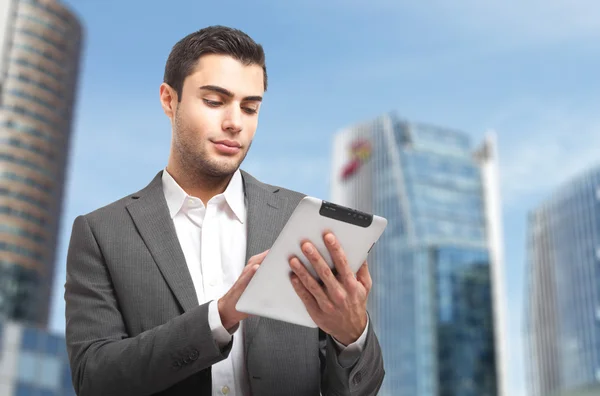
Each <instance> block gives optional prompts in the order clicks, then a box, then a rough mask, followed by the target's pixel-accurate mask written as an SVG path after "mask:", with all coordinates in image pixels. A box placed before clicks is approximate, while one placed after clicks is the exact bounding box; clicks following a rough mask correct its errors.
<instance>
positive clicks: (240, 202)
mask: <svg viewBox="0 0 600 396" xmlns="http://www.w3.org/2000/svg"><path fill="white" fill-rule="evenodd" d="M162 184H163V192H164V194H165V199H166V200H167V206H168V208H169V214H170V215H171V218H174V217H175V215H176V214H177V213H178V212H179V211H180V210H181V207H182V206H183V204H184V202H185V200H186V198H188V197H189V195H188V194H187V193H186V192H185V191H184V190H183V188H181V186H180V185H179V184H178V183H177V182H176V181H175V179H173V176H171V175H170V174H169V172H167V169H164V171H163V174H162ZM223 197H224V198H225V201H226V202H227V205H229V208H230V209H231V211H232V212H233V214H234V215H235V216H236V217H237V219H238V221H239V222H240V223H242V224H243V223H244V220H245V218H246V202H245V195H244V183H243V180H242V174H241V172H240V170H239V169H238V170H237V171H235V173H234V174H233V176H232V178H231V180H230V181H229V184H228V185H227V188H226V189H225V191H224V192H223Z"/></svg>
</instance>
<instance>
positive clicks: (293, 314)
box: [236, 197, 387, 327]
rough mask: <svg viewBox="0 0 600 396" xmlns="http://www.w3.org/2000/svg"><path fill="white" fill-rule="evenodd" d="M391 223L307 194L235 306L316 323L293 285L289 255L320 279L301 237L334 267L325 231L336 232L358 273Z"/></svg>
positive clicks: (277, 316) (297, 320)
mask: <svg viewBox="0 0 600 396" xmlns="http://www.w3.org/2000/svg"><path fill="white" fill-rule="evenodd" d="M386 226H387V220H386V219H385V218H383V217H380V216H376V215H372V214H368V213H364V212H360V211H357V210H354V209H351V208H347V207H343V206H340V205H336V204H333V203H331V202H327V201H322V200H320V199H318V198H313V197H305V198H303V199H302V200H301V201H300V203H299V204H298V206H297V207H296V209H295V210H294V212H293V213H292V215H291V217H290V218H289V220H288V222H287V223H286V225H285V226H284V227H283V230H282V231H281V233H280V234H279V236H278V237H277V240H276V241H275V243H274V244H273V246H272V247H271V249H270V250H269V252H268V253H267V256H266V257H265V258H264V260H263V262H262V264H261V265H260V267H259V268H258V270H257V271H256V274H254V277H253V278H252V280H251V281H250V283H249V284H248V287H247V288H246V290H245V291H244V293H243V294H242V296H241V297H240V299H239V301H238V303H237V305H236V309H237V310H238V311H239V312H244V313H247V314H251V315H258V316H262V317H267V318H271V319H277V320H281V321H285V322H289V323H294V324H298V325H302V326H307V327H317V325H316V324H315V322H314V321H313V320H312V319H311V317H310V315H309V314H308V312H307V310H306V308H305V307H304V303H303V302H302V300H301V299H300V297H298V295H297V294H296V291H295V290H294V287H293V286H292V282H291V279H290V274H291V273H292V270H291V268H290V265H289V258H290V257H291V256H293V255H295V256H296V257H298V258H299V259H300V261H301V262H302V263H303V264H304V265H305V267H306V268H307V269H308V270H309V272H310V273H311V274H312V275H313V276H314V277H315V278H316V279H318V276H317V274H316V272H315V270H314V269H313V267H312V265H311V264H310V261H308V259H307V258H306V257H305V256H304V253H303V252H302V250H301V247H300V244H301V243H302V241H304V240H309V241H311V242H312V243H313V245H315V246H316V248H317V250H318V251H319V253H321V255H322V256H323V258H324V259H325V260H326V261H327V263H328V264H329V267H330V268H332V269H334V268H335V266H334V264H333V261H332V259H331V256H330V255H329V251H328V250H327V247H326V246H325V242H324V241H323V234H324V233H325V231H331V232H333V234H334V235H335V236H336V238H337V240H338V242H339V243H340V244H341V246H342V249H343V250H344V252H345V253H346V256H347V258H348V265H349V266H350V269H351V270H352V271H353V272H354V273H356V272H357V271H358V270H359V269H360V267H361V265H362V264H363V263H364V261H365V260H366V259H367V256H368V254H369V252H370V251H371V248H372V247H373V245H374V244H375V242H377V240H378V239H379V237H380V236H381V234H382V233H383V230H384V229H385V227H386Z"/></svg>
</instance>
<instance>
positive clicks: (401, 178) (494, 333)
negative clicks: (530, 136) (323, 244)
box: [331, 113, 504, 396]
mask: <svg viewBox="0 0 600 396" xmlns="http://www.w3.org/2000/svg"><path fill="white" fill-rule="evenodd" d="M333 147H334V149H333V175H332V186H331V189H332V191H331V193H332V197H331V201H333V202H335V203H339V204H341V205H346V206H351V207H354V208H357V209H359V210H362V211H366V212H371V213H375V214H378V215H382V216H384V217H386V218H387V219H388V221H389V223H388V227H387V229H386V231H385V232H384V234H383V236H382V238H381V239H380V240H379V242H378V243H377V244H376V245H375V247H374V248H373V250H372V251H371V254H370V256H369V260H370V265H369V268H370V270H371V274H372V277H373V290H372V294H371V296H370V298H369V310H370V313H371V318H372V320H373V325H374V326H375V329H376V331H377V333H378V336H379V338H380V341H381V345H382V348H383V353H384V362H385V367H386V379H385V380H384V384H383V387H382V390H381V393H380V394H381V395H393V396H414V395H419V396H442V395H443V396H453V395H456V396H459V395H460V396H471V395H472V396H495V395H502V394H503V393H502V379H503V377H504V367H503V363H502V360H503V359H502V357H503V353H504V347H503V342H502V341H503V340H504V334H503V331H502V324H503V323H504V309H503V308H502V305H503V302H504V296H503V290H504V286H503V267H502V248H501V246H502V240H501V224H500V204H499V193H498V180H497V170H496V153H495V144H494V140H493V137H490V138H488V139H487V140H486V141H485V143H484V144H483V145H482V147H481V148H480V149H478V150H476V151H474V150H472V149H471V146H470V141H469V138H468V137H467V136H466V135H465V134H463V133H460V132H456V131H452V130H448V129H443V128H438V127H435V126H431V125H426V124H420V123H411V122H408V121H405V120H402V119H400V118H399V117H397V116H396V115H395V114H394V113H390V114H385V115H383V116H381V117H379V118H377V119H375V120H372V121H370V122H366V123H363V124H360V125H356V126H353V127H350V128H347V129H345V130H342V131H340V132H339V133H338V134H336V136H335V139H334V145H333Z"/></svg>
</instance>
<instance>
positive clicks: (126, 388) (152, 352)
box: [65, 216, 232, 396]
mask: <svg viewBox="0 0 600 396" xmlns="http://www.w3.org/2000/svg"><path fill="white" fill-rule="evenodd" d="M65 306H66V312H65V316H66V341H67V351H68V354H69V360H70V365H71V374H72V380H73V386H74V388H75V391H76V393H77V394H78V395H79V396H96V395H98V396H99V395H115V396H117V395H130V396H136V395H149V394H152V393H156V392H160V391H162V390H165V389H167V388H169V387H171V386H173V385H175V384H177V383H178V382H180V381H182V380H184V379H185V378H187V377H189V376H191V375H192V374H195V373H197V372H199V371H202V370H204V369H207V368H209V367H210V366H212V365H213V364H215V363H217V362H219V361H221V360H223V359H225V358H226V357H227V356H228V355H229V352H230V350H231V345H232V343H231V342H230V343H229V344H228V345H227V346H226V347H224V348H223V349H219V347H218V346H217V344H216V342H215V340H214V337H213V335H212V332H211V329H210V326H209V322H208V303H206V304H203V305H199V306H198V307H195V308H194V309H192V310H190V311H188V312H186V313H184V314H182V315H180V316H178V317H176V318H174V319H172V320H170V321H168V322H166V323H164V324H163V325H160V326H158V327H155V328H153V329H150V330H148V331H145V332H143V333H141V334H139V335H137V336H135V337H130V336H129V334H127V331H126V327H125V324H124V321H123V318H122V316H121V313H120V311H119V306H118V301H117V298H116V295H115V292H114V289H113V285H112V281H111V276H110V273H109V271H108V269H107V266H106V263H105V260H104V258H103V256H102V250H101V247H100V246H99V245H98V243H97V241H96V239H95V237H94V234H93V231H92V229H91V228H90V226H89V224H88V222H87V220H86V218H85V217H84V216H79V217H77V218H76V219H75V222H74V224H73V229H72V235H71V240H70V244H69V249H68V254H67V277H66V284H65Z"/></svg>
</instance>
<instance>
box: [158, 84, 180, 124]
mask: <svg viewBox="0 0 600 396" xmlns="http://www.w3.org/2000/svg"><path fill="white" fill-rule="evenodd" d="M159 92H160V105H161V106H162V109H163V111H164V112H165V114H166V115H167V117H169V118H170V119H173V117H174V116H175V111H176V110H177V103H178V98H177V92H175V90H174V89H173V87H171V86H170V85H169V84H167V83H162V84H160V89H159Z"/></svg>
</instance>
